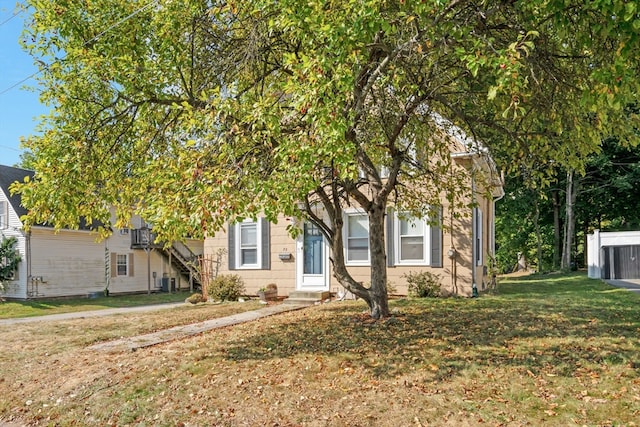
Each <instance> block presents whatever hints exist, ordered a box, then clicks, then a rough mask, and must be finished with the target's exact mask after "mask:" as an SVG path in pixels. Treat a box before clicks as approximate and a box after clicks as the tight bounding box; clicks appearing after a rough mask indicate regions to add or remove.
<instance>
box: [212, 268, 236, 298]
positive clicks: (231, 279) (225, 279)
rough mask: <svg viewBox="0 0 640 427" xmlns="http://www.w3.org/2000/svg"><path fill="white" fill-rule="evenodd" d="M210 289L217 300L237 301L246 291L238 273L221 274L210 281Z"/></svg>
mask: <svg viewBox="0 0 640 427" xmlns="http://www.w3.org/2000/svg"><path fill="white" fill-rule="evenodd" d="M208 290H209V296H210V297H211V298H212V299H213V300H215V301H237V300H238V298H239V297H240V296H241V295H242V294H243V293H244V282H243V281H242V278H241V277H240V276H238V275H236V274H221V275H219V276H218V277H216V278H215V279H214V280H212V281H211V283H209V286H208Z"/></svg>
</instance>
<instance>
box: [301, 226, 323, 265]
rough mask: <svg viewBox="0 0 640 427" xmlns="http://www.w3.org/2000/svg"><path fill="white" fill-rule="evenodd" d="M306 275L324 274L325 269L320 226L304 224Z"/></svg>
mask: <svg viewBox="0 0 640 427" xmlns="http://www.w3.org/2000/svg"><path fill="white" fill-rule="evenodd" d="M303 248H304V274H322V273H323V271H324V268H323V263H324V262H323V260H324V255H323V238H322V233H321V232H320V229H319V228H318V226H316V225H314V224H311V223H305V224H304V246H303Z"/></svg>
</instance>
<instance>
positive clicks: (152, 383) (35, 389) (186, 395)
mask: <svg viewBox="0 0 640 427" xmlns="http://www.w3.org/2000/svg"><path fill="white" fill-rule="evenodd" d="M639 303H640V298H639V297H638V296H637V295H634V294H633V293H630V292H628V291H624V290H621V289H615V288H611V287H609V286H607V285H605V284H603V283H602V282H601V281H599V280H589V279H587V278H586V277H585V276H584V275H580V274H572V275H557V276H553V275H549V276H538V277H523V278H517V279H516V278H514V279H508V280H507V279H503V280H502V281H501V282H500V285H499V288H498V292H497V293H495V294H493V295H481V297H480V298H477V299H462V298H460V299H457V298H451V299H427V300H407V299H400V300H394V301H392V303H391V308H392V310H394V312H395V313H396V315H395V316H394V317H393V318H391V319H389V320H386V321H381V322H370V321H368V320H367V317H366V315H364V314H363V312H364V311H365V310H366V306H365V305H364V303H362V302H358V301H355V302H354V301H351V302H333V303H330V304H324V305H321V306H315V307H310V308H307V309H304V310H301V311H296V312H289V313H285V314H282V315H278V316H274V317H271V318H267V319H264V320H262V321H258V322H251V323H246V324H242V325H238V326H234V327H230V328H224V329H219V330H214V331H210V332H207V333H204V334H201V335H198V336H195V337H192V338H188V339H184V340H181V341H174V342H170V343H166V344H162V345H158V346H155V347H150V348H147V349H143V350H139V351H137V352H127V353H101V352H96V351H93V350H89V349H88V348H87V347H88V346H89V345H90V344H92V343H95V342H99V341H104V340H109V339H113V338H118V337H121V336H132V335H135V334H140V333H143V332H148V331H151V330H155V329H161V328H166V327H167V326H169V325H173V324H180V323H185V322H190V321H194V320H195V319H197V318H211V317H215V316H221V315H225V313H226V314H228V313H229V312H232V311H234V310H244V309H251V308H255V307H257V306H258V305H257V303H255V302H251V303H244V304H235V303H234V304H223V305H219V306H206V305H203V306H195V307H188V306H185V307H181V308H179V309H176V310H168V311H163V312H161V313H150V314H145V315H140V314H137V315H134V314H130V315H118V316H111V317H107V318H98V319H90V320H89V319H84V320H82V319H78V320H73V321H64V322H56V323H51V324H43V323H38V324H25V325H16V326H11V327H0V342H2V346H3V351H2V358H0V372H2V375H1V376H0V396H2V399H0V420H2V421H11V420H13V421H14V422H16V421H17V422H18V424H23V423H30V424H36V423H37V424H39V425H52V426H76V425H83V426H84V425H96V426H98V425H116V426H124V425H132V426H134V425H135V426H211V425H218V426H239V425H251V426H253V425H279V426H427V425H429V426H439V425H452V426H476V425H490V426H524V425H531V426H538V425H545V426H567V425H577V426H582V425H588V426H596V425H597V426H604V425H626V426H635V425H638V420H640V342H639V338H638V336H639V335H638V332H639V331H640V304H639ZM251 304H254V306H253V307H252V306H251ZM223 311H224V312H225V313H223ZM0 424H1V423H0Z"/></svg>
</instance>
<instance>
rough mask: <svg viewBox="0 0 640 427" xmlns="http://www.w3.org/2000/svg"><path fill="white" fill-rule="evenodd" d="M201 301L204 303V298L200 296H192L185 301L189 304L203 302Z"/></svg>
mask: <svg viewBox="0 0 640 427" xmlns="http://www.w3.org/2000/svg"><path fill="white" fill-rule="evenodd" d="M203 301H204V298H203V297H202V294H193V295H191V296H190V297H189V298H187V299H186V302H189V303H191V304H198V303H199V302H203Z"/></svg>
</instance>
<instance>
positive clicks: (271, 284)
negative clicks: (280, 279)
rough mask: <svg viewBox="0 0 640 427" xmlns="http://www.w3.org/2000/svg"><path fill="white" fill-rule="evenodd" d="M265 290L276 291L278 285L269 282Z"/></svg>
mask: <svg viewBox="0 0 640 427" xmlns="http://www.w3.org/2000/svg"><path fill="white" fill-rule="evenodd" d="M266 290H267V291H276V292H278V285H276V284H275V283H269V284H268V285H267V289H266Z"/></svg>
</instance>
